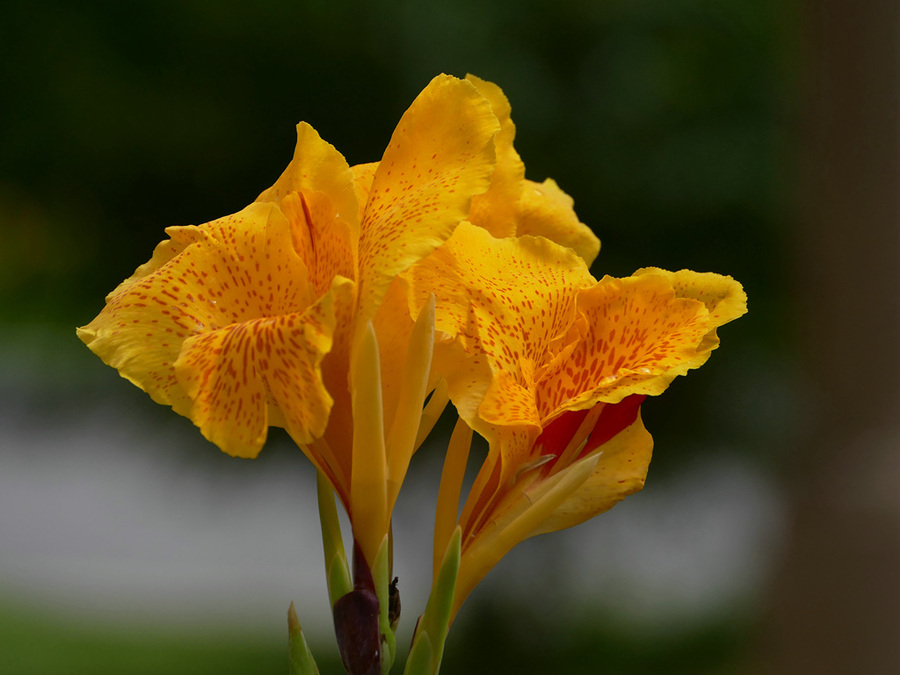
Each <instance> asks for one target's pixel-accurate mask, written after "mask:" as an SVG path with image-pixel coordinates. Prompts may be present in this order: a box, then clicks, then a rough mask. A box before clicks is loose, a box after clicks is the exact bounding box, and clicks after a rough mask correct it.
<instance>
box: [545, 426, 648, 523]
mask: <svg viewBox="0 0 900 675" xmlns="http://www.w3.org/2000/svg"><path fill="white" fill-rule="evenodd" d="M600 451H601V452H600V453H599V454H600V458H599V460H598V461H597V465H596V466H595V467H594V470H593V472H592V473H591V476H590V478H588V479H587V481H585V482H584V483H582V484H581V486H580V487H579V488H578V489H577V490H576V491H575V492H573V493H572V494H571V495H569V496H568V497H567V498H566V500H565V501H564V502H563V503H562V504H560V505H559V506H557V507H556V509H555V510H554V511H553V513H551V514H550V515H549V516H548V517H547V518H546V519H545V520H544V521H543V522H542V523H541V524H540V525H538V526H537V527H535V529H534V530H532V531H531V533H530V534H529V535H528V536H531V537H533V536H535V535H537V534H543V533H545V532H555V531H556V530H562V529H564V528H567V527H572V526H573V525H578V524H579V523H583V522H584V521H586V520H588V519H590V518H593V517H594V516H596V515H599V514H601V513H603V512H604V511H608V510H609V509H611V508H612V507H613V506H615V505H616V504H618V503H619V502H620V501H622V500H623V499H625V497H627V496H628V495H631V494H634V493H635V492H637V491H639V490H640V489H641V488H643V487H644V480H645V479H646V478H647V469H648V468H649V466H650V457H651V455H652V453H653V438H652V437H651V436H650V433H649V432H648V431H647V430H646V429H645V428H644V423H643V421H642V420H641V417H640V414H638V417H637V419H636V420H635V421H634V423H632V424H631V425H629V426H628V427H626V428H625V429H624V430H622V431H621V432H619V433H618V434H616V435H615V436H613V437H612V438H611V439H610V440H608V441H607V442H606V443H604V444H603V445H602V447H601V448H600Z"/></svg>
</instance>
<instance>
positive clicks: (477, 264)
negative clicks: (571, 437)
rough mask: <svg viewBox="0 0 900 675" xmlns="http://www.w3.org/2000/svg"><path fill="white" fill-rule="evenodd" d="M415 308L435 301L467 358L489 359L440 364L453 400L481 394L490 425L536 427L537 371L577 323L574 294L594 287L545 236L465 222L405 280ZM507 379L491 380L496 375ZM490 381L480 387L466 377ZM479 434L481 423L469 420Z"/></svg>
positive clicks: (574, 260) (579, 265)
mask: <svg viewBox="0 0 900 675" xmlns="http://www.w3.org/2000/svg"><path fill="white" fill-rule="evenodd" d="M408 276H409V278H410V279H411V292H412V297H413V304H414V306H415V307H416V308H419V307H421V305H422V304H423V303H424V300H425V298H426V297H427V293H430V292H431V293H434V294H435V297H436V298H437V320H436V327H437V330H438V331H443V332H444V333H446V334H447V335H448V336H450V337H455V338H457V339H458V340H459V342H460V344H461V345H462V346H463V348H464V349H465V352H467V353H468V354H470V355H475V354H478V353H481V354H484V355H485V357H486V361H487V363H488V365H489V370H488V371H485V369H483V368H475V367H469V365H471V364H468V365H466V366H463V365H462V364H453V363H452V362H447V363H443V364H442V366H441V367H443V368H444V369H445V370H446V372H443V375H444V376H445V377H446V378H447V380H448V382H449V384H450V391H451V397H453V396H456V397H455V398H453V401H454V403H455V404H456V405H457V407H458V408H460V410H461V414H466V411H467V410H471V404H467V403H466V402H464V401H460V400H459V394H460V393H464V392H471V394H472V395H476V396H477V395H480V394H481V393H482V392H484V391H485V387H486V386H488V385H489V390H488V391H487V393H486V394H485V395H484V399H483V401H480V402H479V404H478V405H479V406H480V407H479V409H478V415H479V416H480V417H481V418H482V420H483V421H484V422H486V423H487V424H497V425H517V424H521V423H528V424H537V423H538V422H539V418H538V417H537V410H536V409H535V406H534V374H535V369H536V368H537V367H538V366H539V365H540V364H542V363H544V361H546V360H548V359H549V358H551V357H552V356H553V355H554V350H555V349H556V347H557V345H558V342H559V339H560V337H561V336H563V335H565V334H566V333H567V331H568V330H569V327H570V325H571V324H572V322H573V321H574V319H575V310H576V296H577V290H578V289H581V288H585V287H589V286H591V285H593V284H594V279H593V277H591V275H590V274H589V273H588V271H587V268H586V267H585V265H584V261H583V260H581V259H580V258H578V257H577V256H576V255H575V253H574V252H573V251H571V250H569V249H566V248H563V247H561V246H558V245H556V244H554V243H553V242H550V241H548V240H546V239H541V238H537V237H523V238H520V239H515V238H510V239H494V238H493V237H491V235H490V234H489V233H487V232H486V231H485V230H483V229H481V228H478V227H475V226H473V225H470V224H468V223H465V224H463V225H461V226H460V227H459V228H457V230H456V232H455V233H454V235H453V237H452V238H451V239H450V240H449V241H448V242H447V243H446V244H445V245H444V246H442V247H441V248H439V249H438V250H437V251H435V252H434V254H432V255H431V256H429V257H428V258H427V259H425V260H423V261H422V262H421V263H420V264H418V265H416V266H415V267H414V268H413V269H412V270H411V271H410V275H408ZM501 372H504V374H502V375H497V376H494V377H492V375H491V373H494V374H497V373H501ZM473 376H474V377H488V378H490V382H484V383H482V385H481V386H477V385H476V384H475V383H473V382H465V383H463V382H460V381H459V380H460V379H461V378H471V377H473ZM466 421H467V422H468V423H469V424H470V426H472V427H473V428H475V429H477V430H478V431H479V432H482V431H483V430H484V425H483V424H481V423H480V422H479V421H478V420H476V419H466Z"/></svg>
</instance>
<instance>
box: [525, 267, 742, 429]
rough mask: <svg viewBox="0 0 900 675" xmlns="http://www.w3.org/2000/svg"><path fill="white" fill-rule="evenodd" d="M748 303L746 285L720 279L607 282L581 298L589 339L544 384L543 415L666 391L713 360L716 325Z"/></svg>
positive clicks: (540, 393)
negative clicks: (673, 381)
mask: <svg viewBox="0 0 900 675" xmlns="http://www.w3.org/2000/svg"><path fill="white" fill-rule="evenodd" d="M674 280H677V281H678V283H679V288H678V289H677V290H676V288H675V287H674V285H673V281H674ZM745 302H746V301H745V296H744V292H743V290H742V289H741V287H740V284H738V283H737V282H736V281H734V280H733V279H731V278H729V277H723V276H720V275H716V274H698V273H696V272H688V271H683V272H678V273H675V274H673V273H671V272H664V271H662V270H654V269H648V270H642V271H641V273H640V274H638V275H636V276H632V277H627V278H624V279H613V278H611V277H605V278H603V279H602V280H601V281H600V282H599V283H598V284H597V285H596V286H594V287H593V288H590V289H587V290H584V291H582V292H581V294H580V296H579V300H578V306H579V312H580V313H581V314H582V316H583V317H584V318H585V320H586V325H587V327H588V330H587V333H586V334H585V335H584V337H583V338H582V339H581V341H580V342H579V343H578V345H577V347H576V348H575V349H574V350H573V351H572V353H571V355H570V356H569V358H568V359H567V360H566V361H565V362H562V363H559V364H558V367H556V368H555V369H554V370H552V371H547V372H545V373H544V377H543V380H542V381H541V382H540V383H539V384H538V387H537V400H538V408H539V409H540V411H541V414H542V417H543V418H544V419H548V418H552V417H553V416H554V415H556V414H557V413H559V412H561V411H563V410H578V409H582V408H586V407H589V406H591V405H593V404H594V403H597V402H599V401H605V402H609V403H616V402H618V401H621V400H622V399H623V398H625V397H626V396H629V395H631V394H647V395H651V396H654V395H657V394H660V393H662V392H663V390H665V388H666V387H667V386H668V385H669V383H670V382H671V381H672V380H673V379H674V378H675V377H676V376H678V375H683V374H685V373H686V372H687V371H688V370H690V369H692V368H697V367H699V366H700V365H702V364H703V363H704V362H705V361H706V359H707V358H709V354H710V352H711V350H712V349H714V348H715V347H716V345H717V344H718V338H717V337H716V327H717V326H719V325H721V324H722V323H724V322H725V321H730V320H732V319H733V318H735V317H737V316H740V314H743V312H744V311H746V304H745ZM707 303H708V304H707Z"/></svg>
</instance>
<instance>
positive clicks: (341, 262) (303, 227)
mask: <svg viewBox="0 0 900 675" xmlns="http://www.w3.org/2000/svg"><path fill="white" fill-rule="evenodd" d="M280 207H281V210H282V212H283V213H284V214H285V215H286V216H287V217H288V220H290V223H291V236H292V239H293V242H294V248H295V249H296V250H297V252H298V253H299V254H300V257H301V258H302V259H303V262H304V263H305V264H306V267H307V270H308V271H309V282H310V284H311V286H312V289H313V294H314V296H315V297H321V296H322V295H324V294H325V293H327V292H328V290H329V289H330V288H331V284H332V281H333V280H334V278H335V277H339V276H340V277H344V278H346V279H353V280H355V279H356V241H355V239H354V235H353V234H352V232H351V231H350V227H349V226H348V225H347V223H346V222H344V221H343V220H342V219H340V218H337V217H335V213H334V205H333V204H332V202H331V200H330V198H329V197H328V195H326V194H324V193H322V192H312V193H306V192H299V193H298V192H292V193H291V194H289V195H287V196H286V197H284V199H282V200H281V202H280Z"/></svg>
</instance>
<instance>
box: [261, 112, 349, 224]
mask: <svg viewBox="0 0 900 675" xmlns="http://www.w3.org/2000/svg"><path fill="white" fill-rule="evenodd" d="M292 192H303V193H307V194H313V193H316V192H320V193H322V194H324V195H327V196H328V198H329V200H330V201H331V204H332V208H333V212H332V213H333V214H334V216H335V218H337V219H341V220H343V221H345V222H346V223H348V224H350V226H351V228H352V230H353V233H354V238H356V237H358V236H359V229H358V228H359V216H358V214H359V203H358V202H357V199H356V190H355V188H354V177H353V173H352V172H351V171H350V167H349V166H348V165H347V160H345V159H344V156H343V155H342V154H341V153H340V152H338V151H337V150H336V149H335V147H334V146H333V145H331V144H330V143H326V142H325V141H323V140H322V138H321V137H320V136H319V134H318V132H317V131H316V130H315V129H313V128H312V127H311V126H310V125H309V124H307V123H306V122H300V124H298V125H297V145H296V147H295V148H294V157H293V159H292V160H291V161H290V163H289V164H288V165H287V168H286V169H285V170H284V172H283V173H282V174H281V176H279V178H278V180H277V181H275V184H274V185H273V186H272V187H270V188H269V189H268V190H264V191H263V192H262V193H261V194H260V195H259V197H257V198H256V201H258V202H280V201H281V200H282V199H284V198H285V197H287V196H288V195H289V194H291V193H292Z"/></svg>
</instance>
